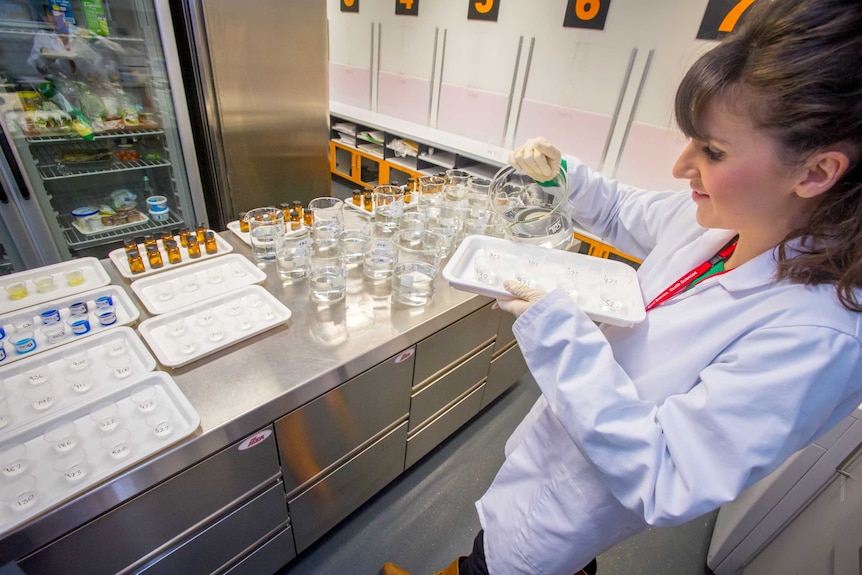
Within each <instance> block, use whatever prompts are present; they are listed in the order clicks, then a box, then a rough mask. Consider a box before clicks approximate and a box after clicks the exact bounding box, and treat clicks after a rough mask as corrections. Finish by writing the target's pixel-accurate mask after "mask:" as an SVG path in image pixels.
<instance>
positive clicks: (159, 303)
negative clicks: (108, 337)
mask: <svg viewBox="0 0 862 575" xmlns="http://www.w3.org/2000/svg"><path fill="white" fill-rule="evenodd" d="M192 278H193V279H194V283H193V284H186V283H185V282H186V280H191V279H192ZM265 279H266V272H264V271H263V270H261V269H260V268H258V267H257V266H256V265H254V264H253V263H252V262H250V261H249V260H248V258H246V257H245V256H242V255H240V254H230V255H227V256H224V257H222V258H217V259H214V260H208V261H205V262H200V263H199V264H196V265H194V266H188V267H185V268H183V269H179V270H171V271H169V272H165V273H163V274H159V275H158V276H155V277H149V278H143V279H139V280H135V281H133V282H132V291H133V292H135V295H137V296H138V298H139V299H140V300H141V302H143V304H144V306H145V307H146V308H147V311H149V312H150V313H151V314H154V315H158V314H160V313H166V312H169V311H174V310H176V309H180V308H182V307H186V306H190V305H193V304H195V303H198V302H200V301H202V300H205V299H209V298H213V297H216V296H219V295H221V294H223V293H226V292H229V291H231V290H235V289H237V288H240V287H242V286H247V285H251V284H256V283H260V282H262V281H263V280H265ZM165 285H168V286H170V297H169V298H167V299H163V298H161V297H160V295H161V294H160V293H159V290H160V289H161V288H162V287H164V286H165ZM191 285H195V286H197V287H195V288H194V289H191Z"/></svg>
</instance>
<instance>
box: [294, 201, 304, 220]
mask: <svg viewBox="0 0 862 575" xmlns="http://www.w3.org/2000/svg"><path fill="white" fill-rule="evenodd" d="M291 203H292V204H293V206H292V207H293V209H294V210H296V211H297V212H298V213H299V219H300V221H301V220H302V215H303V211H302V202H300V201H299V200H293V202H291Z"/></svg>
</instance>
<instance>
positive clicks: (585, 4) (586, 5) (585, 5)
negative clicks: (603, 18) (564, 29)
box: [575, 0, 602, 20]
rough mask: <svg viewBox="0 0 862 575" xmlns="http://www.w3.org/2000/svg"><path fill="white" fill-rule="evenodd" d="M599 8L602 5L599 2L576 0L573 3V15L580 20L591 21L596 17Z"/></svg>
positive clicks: (594, 0) (595, 0)
mask: <svg viewBox="0 0 862 575" xmlns="http://www.w3.org/2000/svg"><path fill="white" fill-rule="evenodd" d="M601 8H602V3H601V2H600V1H599V0H578V1H577V2H575V14H577V16H578V18H579V19H581V20H592V19H593V18H595V17H596V16H597V15H598V13H599V10H601Z"/></svg>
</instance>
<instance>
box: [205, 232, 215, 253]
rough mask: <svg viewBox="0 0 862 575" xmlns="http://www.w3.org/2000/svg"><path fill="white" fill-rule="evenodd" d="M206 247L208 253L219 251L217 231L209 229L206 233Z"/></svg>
mask: <svg viewBox="0 0 862 575" xmlns="http://www.w3.org/2000/svg"><path fill="white" fill-rule="evenodd" d="M204 249H205V250H206V252H207V253H208V254H217V253H218V244H217V243H216V236H215V232H212V231H209V232H207V233H206V234H204Z"/></svg>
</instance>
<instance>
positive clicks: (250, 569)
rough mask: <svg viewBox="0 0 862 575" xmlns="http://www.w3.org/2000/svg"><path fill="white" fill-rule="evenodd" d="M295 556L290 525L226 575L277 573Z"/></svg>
mask: <svg viewBox="0 0 862 575" xmlns="http://www.w3.org/2000/svg"><path fill="white" fill-rule="evenodd" d="M294 557H296V548H295V547H294V545H293V530H292V529H291V528H290V527H289V526H288V527H287V529H284V530H283V531H280V532H279V533H278V534H277V535H276V536H275V537H273V538H272V539H270V540H269V541H267V542H266V543H264V544H263V545H261V546H260V547H258V548H257V549H255V551H254V552H253V553H252V554H251V555H249V556H248V557H246V558H245V559H243V560H242V561H240V562H239V563H237V564H236V565H234V566H233V567H231V568H230V569H228V570H227V571H225V572H224V575H261V574H262V573H275V572H276V571H278V570H279V569H280V568H281V567H282V566H283V565H285V564H286V563H287V562H288V561H290V560H291V559H293V558H294Z"/></svg>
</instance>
